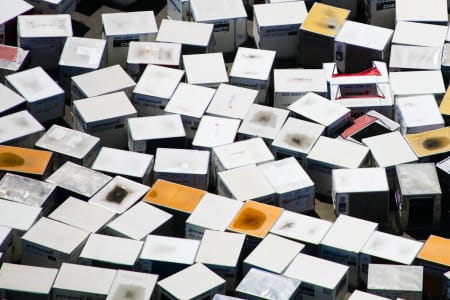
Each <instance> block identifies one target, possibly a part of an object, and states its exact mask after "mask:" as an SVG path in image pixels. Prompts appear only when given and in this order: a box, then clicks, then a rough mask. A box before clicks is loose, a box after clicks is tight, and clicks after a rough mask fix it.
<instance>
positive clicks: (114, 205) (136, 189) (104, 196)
mask: <svg viewBox="0 0 450 300" xmlns="http://www.w3.org/2000/svg"><path fill="white" fill-rule="evenodd" d="M149 189H150V187H149V186H147V185H144V184H140V183H137V182H135V181H133V180H130V179H127V178H125V177H122V176H115V177H114V178H113V179H112V180H111V181H109V182H108V183H107V184H106V185H105V186H104V187H103V188H102V189H101V190H99V191H98V192H97V193H96V194H95V195H94V196H93V197H92V198H91V199H89V202H90V203H94V204H97V205H99V206H101V207H104V208H107V209H109V210H111V211H113V212H115V213H117V214H122V213H124V212H125V211H126V210H127V209H128V208H130V207H131V206H132V205H133V204H135V203H136V202H137V201H139V200H140V199H141V198H142V197H143V196H144V195H145V193H147V192H148V190H149Z"/></svg>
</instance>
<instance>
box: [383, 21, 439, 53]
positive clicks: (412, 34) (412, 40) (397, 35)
mask: <svg viewBox="0 0 450 300" xmlns="http://www.w3.org/2000/svg"><path fill="white" fill-rule="evenodd" d="M446 37H447V26H441V25H433V24H425V23H416V22H406V21H398V22H397V24H396V25H395V31H394V35H393V37H392V43H393V44H404V45H414V46H425V47H442V45H443V44H444V41H445V38H446Z"/></svg>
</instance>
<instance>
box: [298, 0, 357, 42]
mask: <svg viewBox="0 0 450 300" xmlns="http://www.w3.org/2000/svg"><path fill="white" fill-rule="evenodd" d="M349 14H350V11H349V10H347V9H343V8H338V7H335V6H331V5H327V4H323V3H319V2H315V3H314V5H313V6H312V7H311V9H310V11H309V12H308V15H307V16H306V18H305V20H304V21H303V24H302V25H301V28H302V29H304V30H307V31H310V32H314V33H317V34H321V35H326V36H329V37H335V36H336V35H337V34H338V32H339V29H340V28H341V26H342V25H343V24H344V22H345V20H346V19H347V18H348V16H349Z"/></svg>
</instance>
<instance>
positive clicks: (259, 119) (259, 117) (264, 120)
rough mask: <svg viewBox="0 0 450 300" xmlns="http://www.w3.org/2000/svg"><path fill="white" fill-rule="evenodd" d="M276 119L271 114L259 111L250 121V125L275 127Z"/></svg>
mask: <svg viewBox="0 0 450 300" xmlns="http://www.w3.org/2000/svg"><path fill="white" fill-rule="evenodd" d="M276 120H277V117H276V115H275V114H273V113H271V112H265V111H259V112H257V113H256V114H255V115H254V116H253V118H252V119H251V120H250V122H252V123H257V124H260V125H264V126H269V127H272V128H273V127H275V125H276Z"/></svg>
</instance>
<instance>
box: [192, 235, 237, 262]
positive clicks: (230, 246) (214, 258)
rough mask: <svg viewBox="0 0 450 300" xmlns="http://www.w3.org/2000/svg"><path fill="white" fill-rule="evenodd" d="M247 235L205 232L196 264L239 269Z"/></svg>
mask: <svg viewBox="0 0 450 300" xmlns="http://www.w3.org/2000/svg"><path fill="white" fill-rule="evenodd" d="M244 242H245V234H242V233H233V232H224V231H214V230H208V229H207V230H205V232H204V234H203V237H202V240H201V242H200V247H199V248H198V252H197V256H196V258H195V262H199V263H203V264H206V265H213V266H222V267H232V268H237V267H238V263H239V258H240V256H241V252H242V249H243V247H244Z"/></svg>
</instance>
